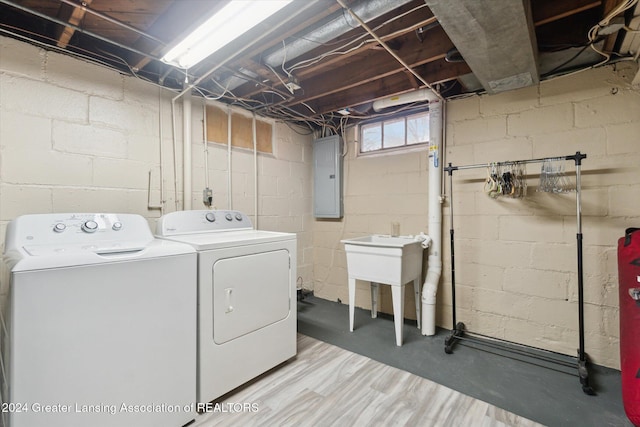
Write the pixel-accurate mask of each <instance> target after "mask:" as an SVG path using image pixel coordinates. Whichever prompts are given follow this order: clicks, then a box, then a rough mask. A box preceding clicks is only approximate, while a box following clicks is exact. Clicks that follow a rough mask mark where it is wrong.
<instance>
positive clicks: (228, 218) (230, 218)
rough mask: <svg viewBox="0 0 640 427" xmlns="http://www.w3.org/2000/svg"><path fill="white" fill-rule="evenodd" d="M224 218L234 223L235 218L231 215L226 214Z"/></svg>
mask: <svg viewBox="0 0 640 427" xmlns="http://www.w3.org/2000/svg"><path fill="white" fill-rule="evenodd" d="M224 217H225V218H226V220H227V221H233V217H232V216H231V214H230V213H228V214H226V215H225V216H224Z"/></svg>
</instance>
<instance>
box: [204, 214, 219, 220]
mask: <svg viewBox="0 0 640 427" xmlns="http://www.w3.org/2000/svg"><path fill="white" fill-rule="evenodd" d="M204 217H205V218H206V220H207V221H209V222H215V221H216V216H215V215H214V214H213V212H207V214H206V215H205V216H204Z"/></svg>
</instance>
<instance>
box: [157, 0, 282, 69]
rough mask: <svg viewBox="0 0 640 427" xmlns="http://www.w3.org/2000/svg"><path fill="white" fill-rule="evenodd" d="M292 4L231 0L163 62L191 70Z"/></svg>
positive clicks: (270, 1) (261, 0) (176, 47)
mask: <svg viewBox="0 0 640 427" xmlns="http://www.w3.org/2000/svg"><path fill="white" fill-rule="evenodd" d="M291 1H292V0H231V1H230V2H229V3H228V4H227V5H226V6H224V7H223V8H222V9H220V10H219V11H218V12H217V13H216V14H215V15H213V16H212V17H211V18H209V19H208V20H207V21H205V22H204V23H203V24H202V25H200V26H199V27H198V28H196V29H195V30H194V31H193V32H192V33H191V34H189V35H188V36H187V37H185V39H184V40H182V41H181V42H180V43H178V44H177V45H175V46H174V47H173V48H172V49H171V50H170V51H169V52H167V54H166V55H165V56H164V57H163V58H162V60H163V61H164V62H167V63H169V64H172V65H176V66H178V67H180V68H185V69H187V68H191V67H192V66H194V65H195V64H197V63H198V62H200V61H202V60H203V59H204V58H206V57H208V56H209V55H211V54H212V53H213V52H215V51H216V50H218V49H220V48H221V47H223V46H226V45H227V44H229V43H230V42H232V41H233V40H235V39H236V38H238V37H239V36H240V35H242V34H244V33H246V32H247V31H248V30H250V29H251V28H253V27H255V26H256V25H257V24H259V23H260V22H262V21H264V20H265V19H267V18H268V17H270V16H271V15H273V14H274V13H276V12H277V11H279V10H280V9H282V8H283V7H285V6H286V5H287V4H289V3H291Z"/></svg>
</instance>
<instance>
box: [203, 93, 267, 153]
mask: <svg viewBox="0 0 640 427" xmlns="http://www.w3.org/2000/svg"><path fill="white" fill-rule="evenodd" d="M227 120H228V119H227V112H226V111H225V110H223V109H222V108H218V107H214V106H211V105H208V106H207V141H210V142H218V143H221V144H226V143H227V135H228V134H227V129H228V127H227V126H228V123H227ZM251 122H252V119H251V117H247V116H245V115H243V114H240V113H232V114H231V145H232V146H233V147H239V148H246V149H249V150H253V129H252V127H251V126H252V125H251ZM272 136H273V126H272V125H271V123H269V122H265V121H262V120H258V119H256V145H257V149H258V151H259V152H261V153H273V144H272Z"/></svg>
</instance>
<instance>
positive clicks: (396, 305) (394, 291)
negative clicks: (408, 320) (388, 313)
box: [391, 286, 404, 347]
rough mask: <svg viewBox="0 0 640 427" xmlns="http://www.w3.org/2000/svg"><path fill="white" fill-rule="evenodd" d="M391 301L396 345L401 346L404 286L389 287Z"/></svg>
mask: <svg viewBox="0 0 640 427" xmlns="http://www.w3.org/2000/svg"><path fill="white" fill-rule="evenodd" d="M391 299H392V300H393V322H394V324H395V327H396V345H397V346H398V347H399V346H401V345H402V325H403V322H404V286H391Z"/></svg>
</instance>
